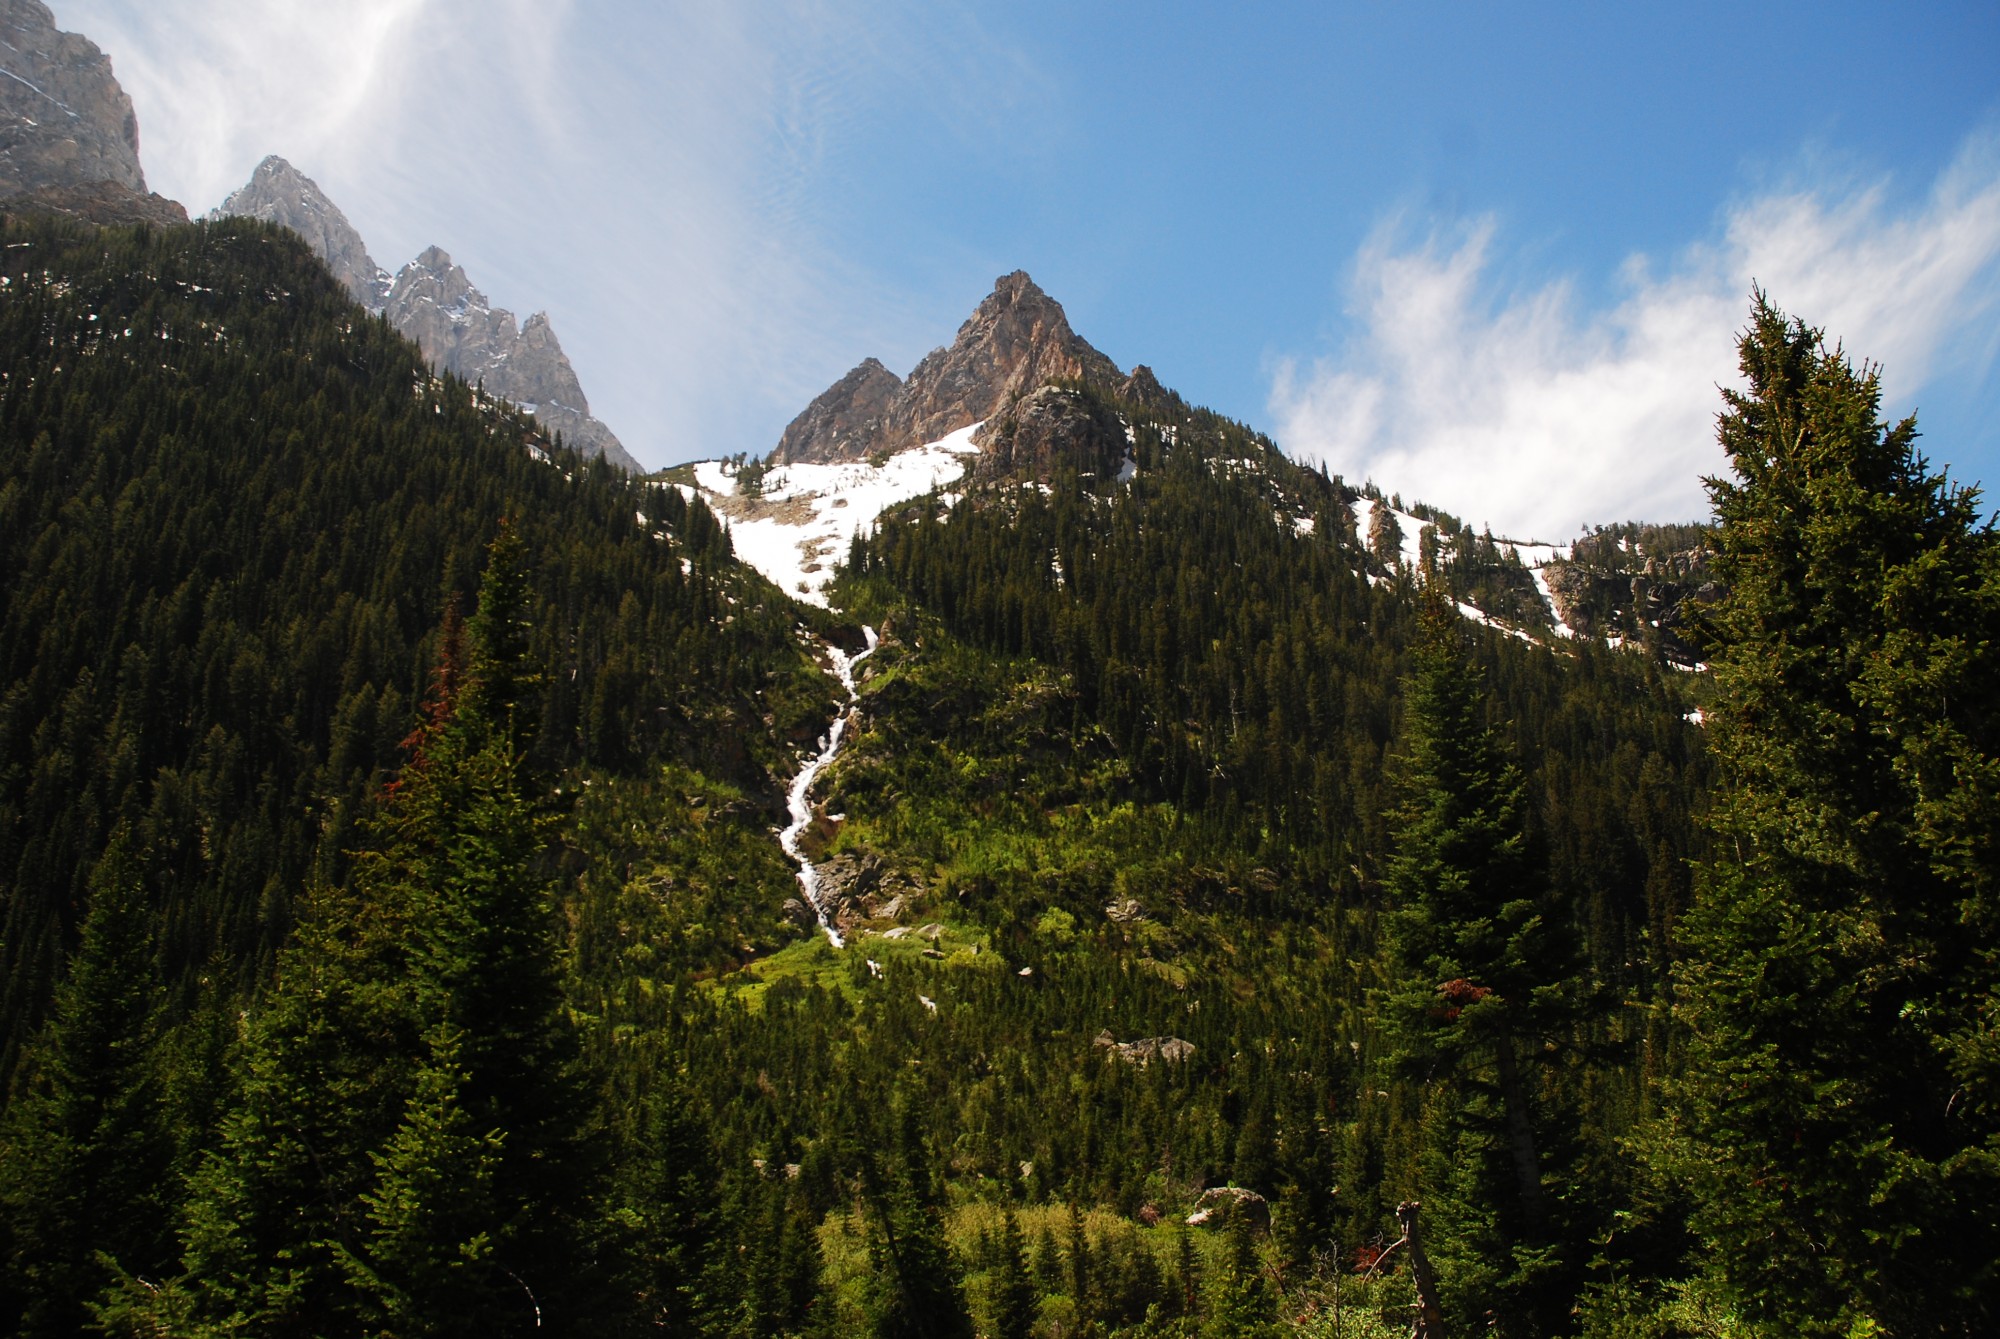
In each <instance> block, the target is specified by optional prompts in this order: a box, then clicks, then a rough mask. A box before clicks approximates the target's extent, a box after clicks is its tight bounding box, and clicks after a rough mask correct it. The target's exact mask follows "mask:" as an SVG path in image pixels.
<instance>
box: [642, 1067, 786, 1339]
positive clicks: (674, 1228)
mask: <svg viewBox="0 0 2000 1339" xmlns="http://www.w3.org/2000/svg"><path fill="white" fill-rule="evenodd" d="M615 1193H616V1194H617V1196H618V1205H619V1209H618V1218H619V1220H620V1221H621V1222H622V1223H623V1225H624V1227H625V1238H626V1240H625V1243H624V1249H625V1253H626V1255H627V1256H628V1258H629V1259H630V1261H631V1265H630V1268H631V1270H632V1279H631V1287H632V1291H633V1293H634V1294H635V1295H636V1296H637V1298H638V1299H639V1302H640V1305H641V1308H642V1309H643V1312H644V1315H645V1317H646V1323H647V1324H648V1325H651V1326H655V1327H658V1328H662V1329H666V1330H670V1331H672V1332H673V1333H675V1334H688V1335H694V1334H706V1333H710V1332H719V1330H720V1320H721V1318H722V1317H723V1316H724V1315H725V1314H726V1312H727V1308H728V1302H729V1300H730V1299H729V1297H728V1276H727V1274H728V1271H727V1261H726V1258H725V1255H724V1250H725V1245H726V1243H727V1241H728V1236H729V1234H728V1229H727V1227H726V1225H725V1222H724V1219H723V1206H722V1203H721V1200H720V1197H719V1195H718V1194H717V1189H716V1184H715V1149H714V1146H713V1145H712V1144H711V1142H710V1140H709V1137H708V1131H707V1129H706V1128H704V1127H703V1126H702V1125H701V1123H700V1122H699V1121H698V1120H697V1119H696V1117H695V1115H694V1113H693V1111H692V1110H691V1109H690V1108H689V1105H688V1102H687V1098H686V1096H685V1094H683V1093H681V1092H679V1091H677V1090H676V1089H675V1088H674V1086H673V1085H671V1084H668V1083H665V1082H658V1083H656V1084H655V1085H654V1086H653V1089H652V1091H650V1092H649V1093H648V1094H647V1095H646V1097H645V1099H644V1106H643V1108H642V1110H641V1112H640V1119H639V1121H638V1128H637V1130H636V1131H635V1133H634V1137H633V1138H632V1139H630V1140H629V1141H627V1147H626V1148H625V1149H623V1150H622V1155H621V1157H620V1159H619V1166H618V1170H617V1176H616V1190H615ZM768 1198H770V1199H772V1200H773V1201H774V1202H773V1203H772V1204H771V1206H770V1207H771V1208H772V1209H775V1210H776V1211H777V1213H778V1214H780V1215H782V1214H783V1211H784V1202H783V1199H782V1198H781V1197H768ZM770 1226H772V1227H775V1228H777V1229H778V1230H777V1232H776V1233H775V1234H770V1235H769V1237H768V1238H767V1240H766V1241H764V1242H761V1243H758V1247H759V1251H760V1256H761V1257H762V1263H763V1264H764V1266H765V1268H766V1269H767V1270H769V1271H770V1273H771V1274H772V1275H773V1276H774V1277H769V1278H764V1279H759V1280H756V1281H755V1283H756V1285H757V1286H759V1287H763V1288H765V1289H767V1290H768V1292H769V1293H770V1294H771V1295H769V1296H768V1299H767V1300H766V1301H765V1302H764V1304H763V1305H762V1306H760V1307H756V1308H755V1311H756V1312H757V1314H754V1315H753V1316H752V1317H751V1320H752V1325H751V1332H752V1333H755V1334H765V1333H775V1332H776V1331H775V1330H774V1329H771V1328H769V1327H770V1325H771V1324H772V1323H773V1322H774V1321H775V1320H777V1319H779V1318H781V1317H783V1316H784V1314H785V1313H786V1311H787V1310H788V1309H789V1308H788V1305H787V1304H788V1303H789V1301H790V1299H789V1298H785V1297H782V1296H781V1295H777V1285H778V1284H780V1283H781V1282H782V1280H780V1279H778V1278H777V1277H775V1275H776V1273H777V1269H776V1267H777V1266H778V1265H779V1264H780V1263H781V1258H782V1254H781V1249H780V1248H782V1246H783V1245H784V1241H783V1234H784V1231H785V1220H784V1219H783V1218H782V1216H781V1217H780V1219H779V1221H778V1222H777V1223H773V1224H770ZM760 1295H761V1294H760ZM752 1300H753V1301H754V1300H756V1299H755V1297H753V1299H752Z"/></svg>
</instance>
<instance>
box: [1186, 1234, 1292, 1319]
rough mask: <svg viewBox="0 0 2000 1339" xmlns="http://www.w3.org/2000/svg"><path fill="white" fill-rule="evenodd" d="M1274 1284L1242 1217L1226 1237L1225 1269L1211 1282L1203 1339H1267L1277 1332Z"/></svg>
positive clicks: (1219, 1270) (1219, 1271)
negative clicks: (1265, 1274) (1273, 1297)
mask: <svg viewBox="0 0 2000 1339" xmlns="http://www.w3.org/2000/svg"><path fill="white" fill-rule="evenodd" d="M1273 1307H1274V1303H1273V1299H1272V1297H1271V1288H1270V1284H1269V1283H1268V1282H1267V1281H1266V1280H1265V1278H1264V1270H1263V1267H1262V1266H1261V1265H1260V1264H1259V1263H1258V1260H1257V1248H1256V1243H1254V1242H1253V1241H1251V1239H1250V1231H1249V1229H1248V1228H1246V1227H1245V1226H1244V1225H1243V1222H1242V1220H1241V1219H1240V1217H1234V1216H1232V1218H1231V1220H1230V1223H1229V1227H1228V1229H1227V1231H1226V1232H1225V1233H1224V1235H1223V1253H1222V1267H1221V1268H1220V1269H1218V1270H1217V1271H1216V1272H1215V1274H1214V1275H1213V1277H1211V1278H1210V1279H1209V1282H1208V1299H1207V1305H1206V1306H1205V1307H1204V1308H1203V1316H1202V1326H1201V1333H1202V1336H1203V1339H1264V1337H1265V1336H1269V1335H1273V1334H1275V1333H1276V1332H1277V1325H1276V1323H1275V1317H1274V1316H1273V1314H1272V1313H1273Z"/></svg>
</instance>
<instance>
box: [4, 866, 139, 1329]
mask: <svg viewBox="0 0 2000 1339" xmlns="http://www.w3.org/2000/svg"><path fill="white" fill-rule="evenodd" d="M155 954H156V947H155V934H154V916H153V909H152V907H150V906H149V905H148V904H147V898H146V890H145V884H144V880H143V878H142V872H141V868H140V863H139V860H138V857H137V854H136V853H135V852H134V851H133V850H132V849H131V847H130V844H129V841H128V839H127V837H126V835H125V834H124V833H122V832H121V833H119V834H118V835H115V836H114V837H113V838H112V841H111V843H110V845H109V846H108V848H107V849H106V851H105V853H104V855H103V857H102V858H101V859H100V860H99V861H98V863H97V867H96V870H95V871H94V873H93V876H92V879H91V895H90V905H89V910H88V912H87V913H86V915H85V917H84V921H83V927H82V934H81V939H80V942H79V944H78V946H77V950H76V954H75V956H74V957H73V958H72V960H71V962H70V966H69V972H68V975H67V977H66V978H65V979H64V981H63V982H62V984H61V986H60V987H59V988H58V990H57V992H56V1002H55V1010H54V1013H53V1015H52V1017H51V1018H50V1020H49V1023H48V1025H47V1027H46V1029H45V1030H44V1032H43V1034H42V1036H41V1037H40V1039H39V1040H38V1042H37V1043H36V1045H35V1046H34V1047H33V1048H32V1050H31V1051H30V1054H29V1060H28V1066H27V1073H26V1082H25V1084H24V1091H23V1093H22V1095H21V1096H19V1097H17V1098H16V1099H15V1101H14V1102H13V1103H12V1105H11V1106H10V1107H9V1108H8V1111H7V1124H6V1128H5V1129H4V1130H0V1211H4V1214H5V1217H6V1223H7V1226H6V1234H7V1236H6V1240H7V1244H8V1253H7V1259H6V1275H5V1285H6V1298H5V1305H6V1308H7V1310H8V1312H10V1313H11V1322H10V1324H9V1325H8V1327H7V1328H8V1329H9V1331H10V1332H12V1333H18V1334H21V1335H33V1336H40V1335H50V1336H66V1335H72V1334H76V1333H79V1332H80V1331H81V1330H83V1329H84V1327H85V1324H86V1322H87V1321H88V1320H89V1318H90V1317H89V1310H88V1307H89V1304H90V1303H91V1302H92V1301H93V1300H94V1299H95V1298H96V1297H97V1296H98V1294H100V1293H101V1292H103V1291H104V1289H105V1288H106V1287H107V1285H109V1284H110V1283H111V1282H112V1279H113V1274H112V1268H107V1263H108V1264H109V1265H110V1266H112V1267H113V1268H123V1269H127V1270H144V1271H149V1272H150V1271H153V1270H156V1269H158V1268H159V1266H160V1265H162V1264H164V1263H166V1262H167V1261H168V1260H169V1259H170V1258H171V1254H172V1252H171V1246H172V1241H173V1235H172V1230H171V1227H172V1223H171V1217H170V1210H171V1205H172V1194H173V1188H172V1186H171V1179H172V1170H173V1161H174V1145H173V1141H172V1137H171V1133H170V1130H169V1126H168V1121H167V1113H166V1111H165V1103H164V1101H163V1099H162V1088H163V1085H162V1076H161V1074H160V1072H159V1056H158V1054H157V1050H158V1042H159V1038H160V1031H161V1026H162V1023H163V1014H164V1010H165V1004H166V1000H165V993H164V991H163V990H162V989H161V986H160V980H159V971H158V965H157V960H156V956H155Z"/></svg>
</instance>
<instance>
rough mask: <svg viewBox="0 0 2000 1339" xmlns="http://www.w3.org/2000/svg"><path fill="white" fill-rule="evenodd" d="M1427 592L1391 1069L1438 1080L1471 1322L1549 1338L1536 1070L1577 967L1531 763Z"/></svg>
mask: <svg viewBox="0 0 2000 1339" xmlns="http://www.w3.org/2000/svg"><path fill="white" fill-rule="evenodd" d="M1422 601H1423V610H1422V615H1421V627H1420V636H1419V642H1418V645H1417V647H1416V649H1415V651H1414V652H1413V667H1412V670H1411V673H1410V677H1409V679H1408V681H1407V685H1406V693H1405V699H1404V712H1405V724H1404V745H1403V755H1402V759H1401V772H1400V775H1399V778H1398V784H1399V791H1400V803H1399V804H1398V806H1397V808H1396V809H1395V811H1394V814H1393V816H1392V834H1391V839H1390V840H1391V846H1390V855H1389V856H1388V859H1387V861H1386V868H1385V872H1384V879H1383V883H1384V886H1385V889H1386V891H1387V893H1388V895H1389V899H1390V909H1389V912H1388V917H1387V927H1386V934H1385V938H1386V940H1387V951H1386V956H1387V972H1388V977H1389V985H1388V986H1387V988H1386V989H1385V991H1384V992H1383V1001H1382V1014H1383V1022H1384V1026H1385V1029H1386V1030H1387V1032H1388V1040H1389V1044H1390V1051H1389V1054H1388V1056H1387V1064H1388V1067H1389V1069H1390V1070H1391V1072H1392V1073H1395V1074H1398V1075H1400V1076H1403V1077H1405V1078H1410V1079H1415V1080H1418V1081H1420V1082H1422V1083H1425V1084H1427V1085H1430V1087H1429V1091H1428V1095H1427V1097H1426V1099H1425V1100H1424V1104H1423V1106H1424V1130H1425V1132H1426V1137H1427V1139H1428V1140H1429V1144H1430V1156H1429V1158H1428V1159H1427V1169H1428V1175H1427V1177H1426V1179H1427V1180H1430V1181H1432V1182H1434V1183H1435V1182H1438V1181H1440V1180H1447V1179H1448V1180H1450V1181H1455V1182H1459V1183H1460V1184H1459V1186H1458V1187H1457V1189H1456V1190H1455V1191H1451V1190H1447V1188H1446V1186H1444V1185H1436V1186H1435V1189H1436V1190H1437V1191H1439V1192H1440V1193H1439V1194H1435V1195H1433V1194H1432V1193H1431V1192H1430V1189H1429V1188H1427V1190H1426V1198H1427V1199H1432V1200H1435V1201H1437V1202H1439V1203H1440V1205H1443V1204H1452V1205H1454V1206H1455V1207H1456V1208H1457V1210H1458V1213H1457V1214H1455V1215H1451V1214H1446V1213H1442V1212H1441V1213H1439V1214H1438V1215H1437V1219H1438V1221H1437V1225H1436V1230H1435V1238H1436V1241H1437V1246H1438V1249H1437V1252H1436V1253H1437V1255H1438V1257H1439V1259H1440V1262H1441V1263H1445V1262H1447V1261H1448V1260H1449V1258H1450V1256H1451V1254H1452V1253H1453V1251H1454V1250H1458V1251H1460V1252H1462V1253H1463V1254H1464V1256H1465V1257H1466V1259H1465V1265H1464V1267H1463V1268H1461V1269H1459V1270H1458V1271H1457V1277H1452V1274H1451V1271H1450V1270H1449V1268H1448V1267H1447V1269H1446V1277H1445V1278H1444V1284H1445V1286H1446V1288H1447V1289H1448V1290H1451V1291H1452V1292H1453V1293H1454V1294H1455V1295H1456V1296H1457V1297H1458V1299H1459V1304H1460V1307H1461V1310H1462V1312H1463V1315H1462V1316H1461V1323H1466V1322H1469V1321H1471V1320H1472V1319H1473V1318H1476V1317H1480V1316H1481V1315H1482V1314H1483V1313H1484V1312H1486V1311H1487V1310H1488V1309H1489V1307H1490V1308H1492V1309H1494V1310H1496V1311H1498V1312H1499V1313H1500V1315H1501V1316H1502V1317H1503V1319H1504V1321H1505V1325H1504V1328H1505V1329H1506V1330H1508V1331H1512V1330H1513V1329H1515V1328H1516V1327H1518V1328H1519V1329H1520V1331H1521V1332H1522V1333H1542V1334H1547V1333H1553V1332H1555V1330H1556V1328H1557V1327H1559V1326H1560V1325H1562V1324H1563V1318H1564V1317H1566V1316H1567V1314H1568V1311H1569V1303H1570V1295H1569V1292H1568V1291H1567V1289H1568V1287H1569V1286H1570V1285H1569V1284H1566V1283H1565V1282H1564V1281H1563V1280H1562V1279H1560V1278H1558V1277H1551V1275H1550V1264H1551V1261H1550V1259H1549V1256H1548V1253H1547V1251H1546V1248H1547V1246H1548V1245H1549V1244H1550V1243H1551V1242H1552V1241H1555V1240H1557V1239H1558V1237H1559V1234H1558V1232H1557V1230H1556V1229H1557V1225H1556V1224H1555V1223H1553V1222H1552V1221H1551V1218H1552V1213H1551V1204H1550V1200H1551V1196H1550V1194H1549V1192H1548V1189H1547V1187H1546V1185H1545V1180H1546V1179H1547V1178H1548V1176H1549V1175H1550V1171H1551V1168H1550V1167H1549V1166H1548V1160H1547V1149H1546V1147H1545V1145H1546V1142H1547V1139H1546V1130H1545V1128H1543V1127H1544V1126H1545V1124H1546V1117H1547V1113H1546V1111H1545V1109H1544V1106H1545V1104H1544V1103H1543V1101H1542V1099H1541V1096H1540V1089H1541V1083H1540V1075H1539V1074H1538V1073H1537V1069H1538V1067H1539V1062H1540V1059H1541V1057H1542V1056H1543V1055H1544V1054H1545V1049H1544V1044H1545V1042H1549V1041H1555V1040H1561V1039H1566V1038H1567V1037H1568V1035H1569V1034H1570V1032H1571V1031H1572V1029H1573V1028H1574V1026H1575V1024H1576V1021H1577V1019H1578V1017H1579V1014H1580V1012H1581V1002H1582V999H1583V997H1584V996H1585V994H1586V991H1585V986H1584V982H1583V980H1582V971H1583V968H1582V963H1581V962H1580V960H1579V959H1578V957H1577V955H1576V953H1575V951H1574V949H1573V947H1572V944H1571V942H1570V940H1569V938H1568V936H1567V935H1566V934H1565V933H1564V930H1563V928H1562V926H1561V923H1560V919H1559V915H1558V913H1557V911H1556V909H1555V908H1554V907H1553V906H1552V905H1551V899H1550V897H1549V889H1548V883H1547V873H1546V868H1545V866H1544V864H1543V862H1542V859H1541V856H1540V852H1539V850H1538V848H1537V846H1536V845H1535V843H1534V842H1533V840H1532V838H1531V835H1530V833H1529V830H1528V826H1527V812H1526V797H1525V795H1524V793H1523V787H1522V780H1521V774H1520V771H1519V769H1518V767H1516V766H1515V764H1514V763H1513V762H1512V761H1511V760H1510V759H1509V757H1508V756H1507V752H1506V750H1505V749H1504V747H1503V746H1502V744H1501V741H1500V739H1499V737H1498V735H1497V733H1496V732H1495V731H1494V730H1493V729H1492V728H1491V727H1490V726H1489V725H1488V724H1487V723H1486V719H1485V691H1484V686H1483V684H1482V683H1481V680H1480V676H1479V674H1478V673H1477V672H1476V671H1475V670H1474V669H1473V667H1472V666H1471V665H1470V664H1468V663H1467V661H1466V659H1465V657H1464V655H1463V653H1462V651H1461V650H1460V649H1459V643H1460V638H1461V637H1462V636H1463V633H1462V632H1461V630H1460V624H1461V621H1462V620H1460V618H1459V617H1458V614H1457V612H1456V610H1455V609H1453V608H1452V606H1451V604H1450V603H1449V602H1448V600H1447V598H1446V596H1445V594H1444V592H1443V588H1442V581H1441V579H1440V577H1439V575H1438V574H1437V572H1436V571H1435V570H1434V569H1433V570H1432V571H1431V572H1430V573H1429V574H1428V580H1427V581H1426V582H1425V584H1424V588H1423V595H1422ZM1468 1179H1469V1180H1470V1181H1471V1184H1470V1185H1469V1186H1468V1185H1465V1184H1463V1183H1464V1182H1465V1181H1466V1180H1468ZM1454 1217H1455V1218H1457V1221H1456V1222H1453V1221H1451V1219H1452V1218H1454ZM1570 1283H1571V1284H1573V1280H1572V1281H1570Z"/></svg>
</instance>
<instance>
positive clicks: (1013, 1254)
mask: <svg viewBox="0 0 2000 1339" xmlns="http://www.w3.org/2000/svg"><path fill="white" fill-rule="evenodd" d="M999 1255H1000V1261H999V1264H1000V1269H999V1279H998V1281H997V1282H996V1283H995V1285H994V1288H993V1336H994V1339H1029V1335H1030V1334H1032V1333H1033V1332H1034V1328H1035V1284H1034V1280H1033V1279H1031V1278H1030V1277H1029V1275H1028V1247H1027V1241H1026V1239H1025V1238H1023V1237H1022V1235H1021V1223H1020V1220H1019V1219H1017V1218H1015V1217H1014V1211H1013V1210H1012V1209H1009V1210H1007V1216H1006V1218H1005V1220H1004V1221H1003V1223H1002V1226H1001V1229H1000V1242H999Z"/></svg>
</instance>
